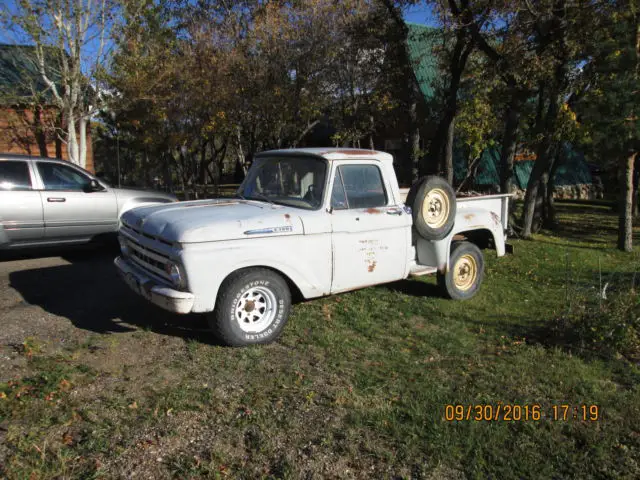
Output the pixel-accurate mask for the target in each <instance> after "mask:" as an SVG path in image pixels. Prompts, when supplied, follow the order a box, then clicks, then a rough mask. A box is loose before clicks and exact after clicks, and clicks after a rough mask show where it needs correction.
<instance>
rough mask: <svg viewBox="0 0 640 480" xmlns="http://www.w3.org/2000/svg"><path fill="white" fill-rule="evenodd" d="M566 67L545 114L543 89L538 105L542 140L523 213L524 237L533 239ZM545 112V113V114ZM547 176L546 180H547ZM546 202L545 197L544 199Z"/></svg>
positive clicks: (558, 75)
mask: <svg viewBox="0 0 640 480" xmlns="http://www.w3.org/2000/svg"><path fill="white" fill-rule="evenodd" d="M565 70H566V65H565V64H562V65H560V66H559V67H558V69H557V71H556V75H555V85H553V88H552V92H551V94H550V95H549V97H548V101H549V105H548V107H547V109H546V112H544V109H543V106H542V103H543V91H542V88H541V92H540V100H539V103H538V114H537V121H536V123H537V125H538V128H537V131H538V132H539V134H540V135H542V140H541V141H540V144H539V145H538V149H537V152H536V157H537V158H536V161H535V162H534V164H533V169H532V170H531V176H530V177H529V181H528V182H527V192H526V193H525V196H524V209H523V212H522V237H523V238H531V233H532V226H533V220H534V216H535V212H536V203H537V201H538V192H539V190H540V184H541V181H544V187H546V182H547V179H548V174H549V169H550V167H551V160H552V154H553V146H554V145H553V138H552V137H553V132H554V129H555V125H556V120H557V117H558V112H559V110H560V102H561V101H562V88H561V86H562V85H563V84H564V82H565V76H566V73H565ZM543 112H544V113H543ZM545 176H546V178H545ZM542 200H544V197H543V198H542Z"/></svg>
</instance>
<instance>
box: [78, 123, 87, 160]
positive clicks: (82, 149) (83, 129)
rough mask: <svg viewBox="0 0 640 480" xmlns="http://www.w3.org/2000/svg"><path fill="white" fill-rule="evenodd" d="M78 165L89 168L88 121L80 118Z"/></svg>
mask: <svg viewBox="0 0 640 480" xmlns="http://www.w3.org/2000/svg"><path fill="white" fill-rule="evenodd" d="M79 135H80V138H79V144H80V146H79V152H78V165H80V166H81V167H82V168H87V119H86V118H85V117H82V118H80V128H79Z"/></svg>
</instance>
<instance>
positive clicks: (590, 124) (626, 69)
mask: <svg viewBox="0 0 640 480" xmlns="http://www.w3.org/2000/svg"><path fill="white" fill-rule="evenodd" d="M634 3H635V2H631V5H628V2H615V3H614V4H612V6H611V7H610V9H609V11H607V12H606V15H603V17H602V18H600V19H599V23H598V27H599V28H597V29H596V30H595V31H594V32H593V43H592V44H591V49H590V56H591V58H590V62H589V63H588V64H587V65H586V66H585V67H584V71H583V82H584V84H585V87H584V89H585V93H584V101H582V102H580V103H579V105H578V108H579V114H580V118H579V120H580V122H582V123H584V124H585V125H586V127H587V128H588V129H589V131H590V132H591V142H592V148H593V149H594V151H595V153H596V155H597V156H598V157H600V158H603V159H606V158H611V159H613V160H615V161H617V160H618V158H619V157H620V156H625V155H627V153H628V152H629V151H630V150H636V151H637V150H638V149H639V148H640V147H639V145H638V142H640V115H639V112H638V105H640V62H639V60H638V56H639V55H640V52H638V50H637V49H639V48H640V44H637V43H636V42H640V40H638V39H639V38H640V31H639V29H640V26H639V24H638V22H639V20H638V13H637V9H638V8H639V7H638V6H637V5H636V6H635V7H633V5H634Z"/></svg>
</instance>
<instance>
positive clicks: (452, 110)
mask: <svg viewBox="0 0 640 480" xmlns="http://www.w3.org/2000/svg"><path fill="white" fill-rule="evenodd" d="M472 50H473V44H472V43H470V42H469V39H468V38H467V34H466V31H465V30H464V29H459V30H458V32H457V33H456V43H455V46H454V47H453V52H452V53H451V59H450V61H449V74H450V75H451V78H450V80H449V88H448V90H447V100H446V103H445V107H444V112H443V113H442V118H441V119H440V123H439V124H438V128H437V129H436V133H435V136H434V138H433V142H432V144H431V151H430V155H429V156H430V157H431V158H432V159H434V160H435V161H436V163H437V169H438V174H439V175H442V176H443V177H445V178H447V179H449V178H450V179H453V133H454V128H455V127H454V125H453V123H454V121H455V118H456V115H457V113H458V90H459V89H460V81H461V79H462V73H463V72H464V69H465V66H466V64H467V59H468V58H469V55H470V54H471V51H472Z"/></svg>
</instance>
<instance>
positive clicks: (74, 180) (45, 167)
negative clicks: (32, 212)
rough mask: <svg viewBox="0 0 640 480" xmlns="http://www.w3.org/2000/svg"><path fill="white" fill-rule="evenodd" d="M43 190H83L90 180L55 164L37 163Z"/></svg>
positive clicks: (73, 170)
mask: <svg viewBox="0 0 640 480" xmlns="http://www.w3.org/2000/svg"><path fill="white" fill-rule="evenodd" d="M38 171H39V172H40V177H42V183H43V184H44V189H45V190H85V189H86V188H87V187H88V186H89V185H90V183H91V179H90V178H89V177H87V176H86V175H82V174H81V173H80V172H78V171H77V170H75V169H73V168H71V167H67V166H66V165H60V164H57V163H49V162H38Z"/></svg>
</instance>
